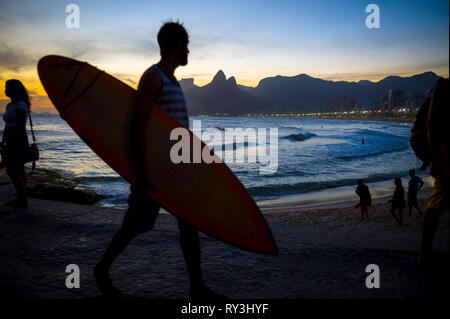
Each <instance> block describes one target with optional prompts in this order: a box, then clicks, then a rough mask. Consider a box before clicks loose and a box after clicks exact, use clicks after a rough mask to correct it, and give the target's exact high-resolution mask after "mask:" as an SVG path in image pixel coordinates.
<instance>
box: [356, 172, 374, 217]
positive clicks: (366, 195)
mask: <svg viewBox="0 0 450 319" xmlns="http://www.w3.org/2000/svg"><path fill="white" fill-rule="evenodd" d="M357 183H358V186H357V187H356V194H358V196H359V205H357V206H359V207H361V220H364V217H365V218H369V213H368V211H367V207H369V206H370V205H371V204H372V196H371V195H370V191H369V187H368V186H367V185H365V184H364V181H363V180H362V179H358V182H357Z"/></svg>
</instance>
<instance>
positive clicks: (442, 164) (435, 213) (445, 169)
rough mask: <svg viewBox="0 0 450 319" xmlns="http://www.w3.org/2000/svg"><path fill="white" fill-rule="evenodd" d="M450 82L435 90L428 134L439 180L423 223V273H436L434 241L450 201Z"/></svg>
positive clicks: (439, 83)
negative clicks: (441, 218) (449, 132)
mask: <svg viewBox="0 0 450 319" xmlns="http://www.w3.org/2000/svg"><path fill="white" fill-rule="evenodd" d="M449 95H450V80H449V78H446V79H439V80H438V81H437V83H436V86H435V87H434V89H433V93H432V97H431V104H430V111H429V113H428V122H427V131H428V142H429V147H430V150H431V158H432V161H431V171H430V173H431V175H432V176H433V177H434V178H435V180H434V187H433V192H432V194H431V196H430V198H429V199H428V203H427V210H426V211H425V214H424V216H423V222H422V246H421V250H420V256H419V261H420V265H421V268H422V270H424V271H425V272H427V271H428V270H430V271H432V270H433V267H432V265H433V240H434V235H435V234H436V230H437V226H438V224H439V219H440V217H441V214H442V213H443V212H444V211H445V210H446V209H448V208H449V201H450V134H448V127H449V123H450V96H449Z"/></svg>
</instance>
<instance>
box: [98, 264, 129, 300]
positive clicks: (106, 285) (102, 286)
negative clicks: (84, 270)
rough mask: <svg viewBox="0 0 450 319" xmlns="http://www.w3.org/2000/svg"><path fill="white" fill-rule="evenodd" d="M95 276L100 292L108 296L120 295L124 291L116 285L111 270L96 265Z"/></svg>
mask: <svg viewBox="0 0 450 319" xmlns="http://www.w3.org/2000/svg"><path fill="white" fill-rule="evenodd" d="M94 278H95V282H96V283H97V287H98V289H99V290H100V292H101V293H102V294H103V295H104V296H106V297H120V296H122V295H123V293H122V291H121V290H120V289H119V288H117V287H116V286H114V285H113V284H112V282H111V278H109V270H108V269H104V268H103V267H101V266H99V265H97V266H95V267H94Z"/></svg>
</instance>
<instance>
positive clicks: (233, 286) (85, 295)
mask: <svg viewBox="0 0 450 319" xmlns="http://www.w3.org/2000/svg"><path fill="white" fill-rule="evenodd" d="M13 193H14V189H13V187H12V185H11V184H10V182H9V179H8V178H7V176H6V175H5V174H4V170H2V171H0V251H1V258H0V294H1V296H2V297H3V298H4V299H5V298H6V299H7V300H22V299H39V300H40V299H70V300H72V299H91V298H98V297H99V296H100V293H99V291H98V289H97V288H96V285H95V282H94V278H93V276H92V269H93V267H94V265H95V263H96V262H97V261H98V259H99V258H100V256H101V254H102V253H103V250H104V248H105V247H106V245H107V244H108V242H109V240H110V239H111V236H112V234H113V233H114V231H115V230H116V229H117V227H118V226H119V224H120V222H121V219H122V216H123V213H124V211H123V210H121V209H114V208H103V207H98V206H95V205H86V204H77V203H67V202H60V201H54V200H44V199H37V198H31V199H30V207H29V208H27V209H13V208H10V207H9V206H5V205H4V202H6V201H8V200H10V199H12V198H13ZM429 194H430V189H429V188H426V189H424V190H423V191H422V192H421V193H420V196H419V205H420V207H422V208H425V203H426V198H427V196H429ZM387 200H388V198H386V197H384V198H377V199H375V200H374V202H373V205H372V207H370V209H369V219H368V220H367V221H362V222H361V221H359V209H357V208H355V207H354V205H355V204H356V203H357V198H355V200H354V201H346V202H340V203H337V204H325V205H316V206H314V207H302V206H295V204H293V203H292V202H290V203H289V204H288V205H286V206H285V207H283V205H281V204H279V203H278V204H277V206H276V207H270V205H269V206H267V205H266V206H265V207H264V205H262V211H263V213H264V214H265V216H266V219H267V221H268V224H269V226H270V228H271V230H272V233H273V236H274V238H275V240H276V243H277V245H278V248H279V255H278V256H264V255H259V254H256V253H252V252H246V251H243V250H240V249H238V248H235V247H232V246H230V245H227V244H224V243H222V242H219V241H217V240H215V239H213V238H211V237H209V236H207V235H203V234H201V245H202V260H203V271H204V277H205V280H206V282H207V284H208V285H210V286H211V287H212V288H213V289H216V290H218V291H222V292H224V293H226V294H227V295H229V296H230V298H232V299H242V298H265V299H299V298H302V299H303V298H305V299H397V298H400V299H409V298H430V297H442V296H444V295H446V294H448V290H449V288H448V278H449V277H448V274H447V273H446V271H444V270H446V269H447V268H448V267H447V266H448V251H449V246H448V243H449V237H448V236H449V229H448V225H449V221H448V218H449V217H448V211H447V212H445V213H444V215H443V217H442V219H441V222H440V226H439V230H438V233H437V236H436V240H435V249H436V251H437V252H438V256H439V262H438V264H437V266H436V273H435V274H434V276H432V277H423V276H421V275H420V273H419V268H418V264H417V255H418V251H419V247H420V236H421V234H420V231H421V217H420V216H419V215H418V213H417V212H413V216H412V217H408V216H406V217H405V221H404V225H403V226H401V227H399V226H398V225H396V224H395V222H394V220H393V219H392V217H391V216H390V215H388V204H387ZM69 264H77V265H78V266H79V267H80V273H81V280H80V285H81V286H80V288H79V289H68V288H66V286H65V279H66V275H67V274H66V273H65V269H66V266H67V265H69ZM369 264H377V265H378V266H379V268H380V274H381V288H380V289H368V288H367V287H366V286H365V278H366V276H367V273H366V272H365V268H366V266H367V265H369ZM446 267H447V268H446ZM111 276H112V279H113V281H114V282H115V284H116V285H117V286H118V287H119V288H121V289H122V290H123V291H124V292H125V296H124V298H126V299H141V298H144V299H185V298H187V288H188V280H187V272H186V269H185V265H184V261H183V256H182V254H181V250H180V247H179V243H178V229H177V222H176V219H175V218H174V217H173V216H172V215H170V214H165V213H160V216H159V217H158V219H157V222H156V225H155V228H154V230H153V231H151V232H149V233H146V234H144V235H141V236H140V237H138V238H136V239H135V240H134V241H133V242H132V243H131V245H130V246H129V247H128V248H127V249H126V250H125V252H124V253H123V254H122V255H121V256H120V257H119V258H118V260H117V261H116V262H115V264H114V265H113V268H112V271H111Z"/></svg>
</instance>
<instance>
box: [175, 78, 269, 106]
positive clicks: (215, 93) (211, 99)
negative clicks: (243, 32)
mask: <svg viewBox="0 0 450 319" xmlns="http://www.w3.org/2000/svg"><path fill="white" fill-rule="evenodd" d="M182 81H183V80H182ZM185 84H186V83H185ZM185 84H184V85H185ZM182 85H183V84H182ZM185 87H186V88H187V87H189V85H187V86H183V89H184V90H185V92H184V94H185V96H186V101H187V105H188V111H189V114H192V115H196V114H209V115H214V114H216V113H220V114H223V113H228V114H230V115H239V114H247V113H252V112H260V111H261V110H264V109H265V108H266V103H264V102H263V101H261V100H260V99H258V98H256V97H255V96H254V95H252V94H250V93H248V92H245V91H244V90H242V89H240V88H239V87H238V85H237V84H236V79H235V78H234V77H233V76H232V77H230V78H229V79H227V78H226V77H225V73H224V72H223V71H222V70H219V72H217V74H216V75H215V76H214V78H213V80H212V81H211V82H210V83H209V84H207V85H205V86H202V87H192V86H190V88H189V89H185Z"/></svg>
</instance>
